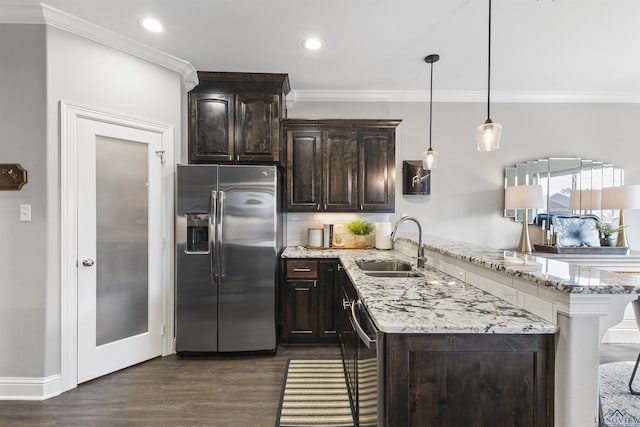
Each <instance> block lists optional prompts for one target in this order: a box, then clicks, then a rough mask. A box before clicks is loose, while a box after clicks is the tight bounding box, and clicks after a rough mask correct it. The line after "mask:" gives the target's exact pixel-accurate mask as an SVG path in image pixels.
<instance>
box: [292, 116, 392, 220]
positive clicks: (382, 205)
mask: <svg viewBox="0 0 640 427" xmlns="http://www.w3.org/2000/svg"><path fill="white" fill-rule="evenodd" d="M398 124H400V120H307V119H287V120H284V121H283V125H284V132H285V135H286V137H285V141H286V147H287V210H288V211H289V212H393V211H394V209H395V159H396V156H395V128H396V127H397V126H398Z"/></svg>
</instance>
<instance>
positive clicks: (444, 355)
mask: <svg viewBox="0 0 640 427" xmlns="http://www.w3.org/2000/svg"><path fill="white" fill-rule="evenodd" d="M379 338H381V339H382V341H383V342H382V348H383V353H384V356H383V357H384V359H383V360H384V363H380V362H381V361H380V360H379V361H378V362H379V363H378V366H379V369H384V373H383V378H384V381H385V386H384V387H383V388H382V389H379V393H381V394H382V395H383V396H380V397H381V399H380V401H382V402H384V403H383V404H382V406H383V407H381V408H380V409H381V412H382V413H380V412H379V418H378V420H379V421H378V424H379V425H385V426H425V427H442V426H447V427H455V426H460V427H474V426H477V427H486V426H492V427H501V426H504V427H513V426H523V427H543V426H545V427H550V426H553V398H554V397H553V396H554V393H553V387H554V380H553V378H554V377H553V375H554V363H553V361H554V354H555V350H554V348H555V337H554V335H503V334H380V335H379ZM379 348H380V347H379ZM378 357H380V355H379V356H378ZM382 366H383V367H384V368H381V367H382Z"/></svg>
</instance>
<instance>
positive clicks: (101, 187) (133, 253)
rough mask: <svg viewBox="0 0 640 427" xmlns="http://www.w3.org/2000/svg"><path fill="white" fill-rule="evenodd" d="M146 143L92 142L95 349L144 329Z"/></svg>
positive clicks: (105, 140)
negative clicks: (95, 256)
mask: <svg viewBox="0 0 640 427" xmlns="http://www.w3.org/2000/svg"><path fill="white" fill-rule="evenodd" d="M147 147H148V146H147V144H142V143H138V142H133V141H125V140H121V139H114V138H106V137H101V136H98V137H97V138H96V228H97V229H96V250H97V259H96V268H97V270H96V273H97V284H96V293H97V295H96V298H97V301H96V345H97V346H99V345H103V344H107V343H110V342H113V341H118V340H121V339H123V338H126V337H130V336H133V335H138V334H140V333H143V332H146V331H147V330H148V317H149V316H148V302H147V301H148V293H149V292H148V286H147V285H148V271H149V269H148V237H149V236H148V211H149V206H148V204H149V203H148V195H147V192H148V184H147V177H148V175H149V174H148V163H147V159H148V155H147V151H148V148H147Z"/></svg>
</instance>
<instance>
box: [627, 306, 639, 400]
mask: <svg viewBox="0 0 640 427" xmlns="http://www.w3.org/2000/svg"><path fill="white" fill-rule="evenodd" d="M631 304H632V306H633V314H634V315H635V317H636V325H637V326H638V331H640V299H635V300H633V301H631ZM638 364H640V353H638V358H637V359H636V365H635V366H634V367H633V372H632V373H631V379H630V380H629V391H630V392H631V394H635V395H640V391H635V390H634V389H633V387H632V384H633V378H634V377H635V376H636V371H637V370H638Z"/></svg>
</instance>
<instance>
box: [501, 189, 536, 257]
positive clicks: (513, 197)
mask: <svg viewBox="0 0 640 427" xmlns="http://www.w3.org/2000/svg"><path fill="white" fill-rule="evenodd" d="M504 207H505V209H522V234H521V235H520V245H519V250H520V252H524V253H531V252H532V248H531V240H530V239H529V218H528V214H527V210H528V209H532V208H543V207H544V202H543V200H542V187H541V186H540V185H516V186H514V187H507V188H506V189H505V191H504Z"/></svg>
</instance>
